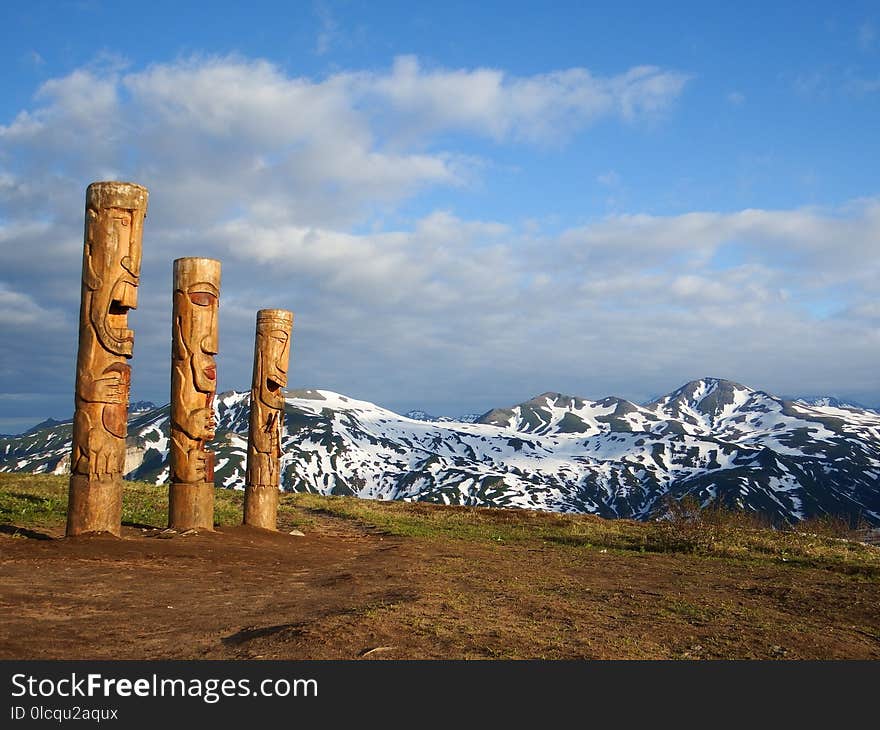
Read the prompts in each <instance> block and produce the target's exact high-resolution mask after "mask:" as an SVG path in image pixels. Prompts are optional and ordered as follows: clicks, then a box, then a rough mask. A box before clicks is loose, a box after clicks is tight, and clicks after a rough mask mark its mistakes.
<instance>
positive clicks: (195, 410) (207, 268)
mask: <svg viewBox="0 0 880 730" xmlns="http://www.w3.org/2000/svg"><path fill="white" fill-rule="evenodd" d="M219 303H220V262H219V261H215V260H214V259H198V258H188V259H178V260H177V261H175V262H174V323H173V333H172V340H173V343H172V359H173V367H172V374H171V386H172V387H171V437H172V460H171V468H172V480H173V481H177V482H184V483H195V482H210V481H212V480H213V478H214V476H213V462H212V459H211V457H212V455H211V454H209V453H208V452H206V451H205V442H206V441H209V440H210V439H212V438H214V429H215V423H214V403H213V401H214V393H215V392H216V389H217V367H216V364H215V361H214V356H215V355H216V354H217V351H218V344H217V313H218V307H219Z"/></svg>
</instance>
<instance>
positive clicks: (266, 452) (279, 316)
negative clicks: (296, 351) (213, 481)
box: [244, 309, 293, 530]
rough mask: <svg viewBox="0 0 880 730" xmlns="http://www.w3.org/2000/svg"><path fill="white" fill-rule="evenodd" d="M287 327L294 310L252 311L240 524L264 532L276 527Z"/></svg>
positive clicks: (291, 325)
mask: <svg viewBox="0 0 880 730" xmlns="http://www.w3.org/2000/svg"><path fill="white" fill-rule="evenodd" d="M292 329H293V312H288V311H287V310H286V309H261V310H260V311H259V312H257V333H256V341H255V343H254V376H253V380H252V383H251V413H250V423H249V426H250V427H249V429H248V453H247V477H246V480H245V489H244V524H246V525H252V526H253V527H262V528H264V529H267V530H274V529H276V527H277V516H278V488H279V469H278V466H279V461H280V457H281V425H282V422H283V420H284V392H283V388H284V387H285V386H286V385H287V367H288V363H289V360H290V335H291V331H292Z"/></svg>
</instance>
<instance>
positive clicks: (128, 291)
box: [117, 281, 138, 309]
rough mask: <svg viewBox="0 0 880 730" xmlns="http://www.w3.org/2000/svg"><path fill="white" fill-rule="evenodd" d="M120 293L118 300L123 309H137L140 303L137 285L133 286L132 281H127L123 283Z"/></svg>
mask: <svg viewBox="0 0 880 730" xmlns="http://www.w3.org/2000/svg"><path fill="white" fill-rule="evenodd" d="M117 293H118V294H119V299H118V300H117V302H118V305H119V306H120V307H121V308H123V309H137V303H138V296H137V295H138V290H137V287H136V286H133V285H132V284H131V283H130V282H128V281H125V282H123V283H122V286H121V287H120V288H119V290H118V291H117Z"/></svg>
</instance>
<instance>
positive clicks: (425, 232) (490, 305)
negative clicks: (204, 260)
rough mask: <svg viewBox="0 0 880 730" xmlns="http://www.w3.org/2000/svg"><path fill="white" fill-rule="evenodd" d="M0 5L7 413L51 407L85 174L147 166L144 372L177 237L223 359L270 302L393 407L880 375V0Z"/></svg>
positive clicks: (345, 383) (299, 373) (66, 363)
mask: <svg viewBox="0 0 880 730" xmlns="http://www.w3.org/2000/svg"><path fill="white" fill-rule="evenodd" d="M4 18H5V20H4V24H3V28H2V30H0V33H2V43H0V60H2V63H0V73H2V83H3V90H4V93H3V94H2V95H0V337H2V338H3V341H4V342H6V343H15V344H16V347H14V348H13V347H5V348H3V349H4V352H3V353H2V354H0V432H3V431H16V430H18V429H20V428H22V427H27V426H28V425H30V424H31V423H33V422H35V421H37V420H41V419H42V418H45V417H47V416H50V415H51V416H56V417H62V416H67V415H69V412H70V410H71V409H72V371H73V358H74V356H75V323H76V316H77V307H78V301H77V299H78V293H79V283H78V272H77V271H76V269H77V267H78V265H79V256H80V255H81V254H80V252H79V250H78V248H80V247H81V243H82V242H81V237H82V207H83V197H84V190H85V187H86V185H88V183H89V182H91V181H93V180H97V179H105V178H106V177H118V178H120V179H129V180H133V181H136V182H140V183H142V184H144V185H146V186H147V187H148V188H150V191H151V202H150V212H149V215H148V219H147V225H146V229H145V237H144V256H145V259H144V272H143V275H142V282H141V305H140V307H139V309H138V311H137V312H134V313H132V314H131V315H130V317H129V321H130V322H131V324H132V326H133V327H134V329H135V331H136V333H137V334H136V344H135V360H134V361H133V365H134V367H135V373H134V384H133V396H134V397H135V398H146V399H151V400H155V401H160V402H162V401H165V400H167V395H166V394H167V389H168V386H167V378H168V363H167V362H166V360H167V359H168V358H167V357H165V356H166V354H167V353H166V352H165V350H166V349H167V342H166V340H167V339H168V338H167V330H168V313H169V311H170V287H169V283H170V282H169V279H170V273H169V272H170V266H171V260H172V259H173V258H176V257H178V256H186V255H209V256H216V257H217V258H220V259H222V260H223V262H224V287H223V290H222V292H221V303H222V304H221V314H222V315H224V316H223V318H222V319H221V335H220V336H221V356H220V357H219V358H218V367H219V371H220V387H221V388H243V387H245V386H246V385H247V383H248V382H249V379H250V376H249V373H248V368H249V367H250V352H249V349H250V347H251V346H252V341H253V337H252V327H253V322H252V319H253V312H254V311H255V310H256V309H258V308H261V307H269V306H284V307H287V308H290V309H293V310H294V311H296V313H297V324H296V327H295V334H294V343H293V363H294V364H293V367H292V376H291V385H292V386H293V387H297V386H302V387H324V388H329V389H333V390H338V391H341V392H344V393H347V394H349V395H352V396H354V397H358V398H364V399H367V400H373V401H375V402H378V403H380V404H382V405H385V406H388V407H390V408H393V409H397V410H406V409H408V408H415V407H420V408H425V409H426V410H429V411H433V412H436V413H440V414H453V415H454V414H457V413H460V412H464V411H480V410H484V409H487V408H489V407H494V406H503V405H508V404H511V403H514V402H519V401H521V400H525V399H527V398H529V397H531V396H533V395H535V394H536V393H539V392H542V391H545V390H559V391H563V392H570V393H573V394H577V395H582V396H586V397H601V396H604V395H608V394H617V395H622V396H625V397H630V398H632V399H634V400H644V399H646V398H649V397H651V396H654V395H658V394H660V393H663V392H667V391H669V390H671V389H673V388H674V387H677V386H678V385H680V384H681V383H682V382H685V381H686V380H688V379H691V378H694V377H700V376H703V375H715V376H721V377H729V378H731V379H735V380H739V381H741V382H745V383H746V384H748V385H752V386H753V387H758V388H763V389H767V390H771V391H774V392H777V393H783V394H796V393H832V394H837V395H843V396H847V397H851V398H854V399H857V400H860V401H862V402H867V403H868V404H869V405H880V377H878V375H877V368H876V363H877V360H878V355H880V304H878V302H880V296H878V295H880V285H878V281H880V276H878V274H880V254H878V251H880V246H878V244H880V189H878V188H880V185H878V176H877V172H876V164H875V162H874V161H876V160H877V159H878V142H877V128H878V121H880V114H878V112H880V9H878V6H877V5H876V3H847V4H846V5H845V6H844V7H837V6H836V5H834V4H806V3H774V4H772V6H771V7H766V5H765V4H763V3H754V4H748V3H738V4H736V5H735V7H734V6H731V7H730V8H727V9H725V8H719V7H711V4H706V3H675V4H672V3H663V4H657V3H644V4H637V3H628V4H627V3H615V4H613V6H611V7H603V8H596V7H592V8H591V7H588V6H587V4H585V3H537V2H534V3H498V4H495V3H444V4H442V7H440V6H439V5H435V4H424V5H422V6H419V5H418V4H413V3H358V2H316V3H301V4H298V5H294V4H291V3H283V2H278V3H261V2H249V3H246V4H242V3H204V4H201V3H180V2H177V3H166V2H151V3H148V4H144V7H142V8H138V10H137V12H136V13H129V12H127V11H124V10H119V9H118V4H115V3H108V2H97V1H93V2H90V1H88V0H84V1H82V2H52V3H45V2H31V3H27V4H24V3H9V4H7V6H6V7H5V8H4ZM80 250H81V248H80ZM47 258H51V259H52V260H53V261H54V262H55V263H54V264H53V265H52V266H49V267H48V270H47V268H46V265H45V261H46V260H47ZM36 331H40V334H39V335H37V334H36ZM34 361H36V362H37V365H36V366H35V365H34ZM35 381H37V382H35Z"/></svg>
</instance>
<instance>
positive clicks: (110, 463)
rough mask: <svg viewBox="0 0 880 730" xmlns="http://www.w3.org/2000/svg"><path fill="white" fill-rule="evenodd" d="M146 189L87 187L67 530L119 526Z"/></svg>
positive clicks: (113, 184)
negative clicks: (131, 318) (131, 319)
mask: <svg viewBox="0 0 880 730" xmlns="http://www.w3.org/2000/svg"><path fill="white" fill-rule="evenodd" d="M148 196H149V194H148V192H147V190H146V188H143V187H141V186H140V185H135V184H134V183H127V182H95V183H92V184H91V185H89V187H88V189H87V190H86V211H85V235H84V239H85V240H84V247H83V266H82V294H81V299H80V310H79V352H78V355H77V359H76V395H75V403H76V410H75V415H74V419H73V452H72V454H71V460H70V471H71V476H70V491H69V498H68V504H67V534H68V535H71V536H72V535H80V534H83V533H87V532H110V533H113V534H114V535H119V534H120V531H121V526H122V474H123V470H124V465H125V437H126V434H127V430H128V398H129V386H130V384H131V367H130V366H129V365H128V363H127V360H128V359H130V358H131V356H132V351H133V348H134V332H133V331H132V330H130V329H128V310H129V309H135V308H136V307H137V290H138V283H139V281H140V271H141V239H142V234H143V225H144V217H145V216H146V214H147V199H148Z"/></svg>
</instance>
